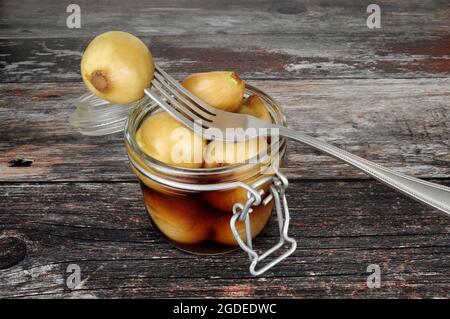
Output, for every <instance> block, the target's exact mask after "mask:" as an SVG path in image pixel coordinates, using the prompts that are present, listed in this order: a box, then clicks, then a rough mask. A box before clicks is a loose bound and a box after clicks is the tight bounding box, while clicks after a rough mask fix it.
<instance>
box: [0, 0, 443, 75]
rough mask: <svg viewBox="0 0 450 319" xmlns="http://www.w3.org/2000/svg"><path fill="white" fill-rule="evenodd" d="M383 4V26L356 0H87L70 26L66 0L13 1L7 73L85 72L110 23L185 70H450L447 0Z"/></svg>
mask: <svg viewBox="0 0 450 319" xmlns="http://www.w3.org/2000/svg"><path fill="white" fill-rule="evenodd" d="M377 3H378V4H379V5H380V6H381V7H382V13H383V15H382V28H381V29H375V30H371V29H369V28H367V26H366V25H365V23H366V21H365V20H366V17H367V13H366V6H367V3H360V2H354V1H321V3H320V5H319V4H317V3H315V2H307V3H305V2H304V1H289V2H277V3H273V2H272V1H266V0H263V1H253V2H248V1H245V2H241V1H233V2H230V1H223V0H220V1H213V2H208V4H207V5H205V3H204V2H203V1H194V2H193V3H191V2H189V3H186V2H185V1H169V2H168V3H166V1H152V2H151V3H147V2H146V1H137V2H132V3H129V4H127V8H123V6H122V2H121V1H114V2H112V3H111V2H109V1H108V2H97V1H96V2H92V1H90V2H89V1H81V2H80V3H79V4H80V5H81V7H82V21H83V22H82V23H83V24H82V28H81V29H68V28H67V27H66V26H65V23H66V22H65V21H66V16H67V13H66V10H65V8H66V4H65V3H54V2H53V1H42V3H41V2H40V3H39V6H33V5H30V4H29V3H28V2H20V3H17V2H16V1H6V2H4V3H2V12H1V13H0V17H1V26H2V28H0V39H1V40H0V48H1V52H0V57H1V59H0V68H1V70H2V73H3V75H2V77H1V78H0V81H1V82H24V81H28V82H53V81H78V80H80V76H79V62H80V56H81V54H82V52H83V50H84V47H85V46H86V45H87V43H88V42H89V41H90V39H91V38H92V37H93V36H95V35H97V34H99V33H101V32H103V31H107V30H111V29H114V30H116V29H120V30H125V31H129V32H132V33H135V34H137V35H139V36H141V37H142V39H143V40H144V41H145V42H146V43H147V44H148V45H149V46H150V47H151V49H152V51H153V53H154V56H155V57H156V60H157V61H158V63H159V64H160V65H162V66H163V67H164V68H165V69H167V70H168V71H169V72H171V73H173V74H174V75H177V76H184V75H186V74H187V73H190V72H195V71H205V70H214V69H234V70H236V71H238V72H240V73H242V75H243V76H244V77H246V78H254V79H257V78H284V79H292V78H302V79H304V78H355V77H356V78H383V77H402V78H406V77H408V78H414V77H446V76H449V75H450V62H449V61H450V60H449V56H450V47H449V43H450V32H449V30H450V19H449V17H450V8H449V6H448V3H447V2H446V1H425V2H423V1H415V2H413V3H412V2H411V1H406V0H402V1H396V2H395V3H392V1H379V2H377ZM119 8H120V9H119ZM174 17H176V18H174Z"/></svg>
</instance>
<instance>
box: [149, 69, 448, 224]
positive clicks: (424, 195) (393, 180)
mask: <svg viewBox="0 0 450 319" xmlns="http://www.w3.org/2000/svg"><path fill="white" fill-rule="evenodd" d="M152 85H153V88H154V89H155V91H157V92H158V93H159V94H157V93H156V92H155V91H153V90H150V89H146V90H145V93H146V94H147V95H148V96H149V97H150V98H152V99H153V100H154V101H155V102H156V103H157V104H158V105H159V106H160V107H161V108H163V109H164V110H166V111H167V112H168V113H169V114H171V115H172V116H173V117H174V118H175V119H176V120H178V121H179V122H181V123H182V124H184V125H185V126H187V127H188V128H190V129H191V130H194V131H196V133H198V134H203V136H204V137H205V138H212V135H209V133H208V129H214V130H219V131H220V132H221V133H222V135H221V136H220V135H216V134H214V135H213V136H214V138H216V139H218V138H220V139H223V140H236V139H237V140H239V139H244V138H246V139H251V138H256V137H257V136H258V134H259V131H260V130H258V129H267V131H270V130H271V129H277V130H278V133H279V134H280V135H281V136H284V137H287V138H290V139H293V140H296V141H299V142H301V143H304V144H306V145H309V146H311V147H313V148H315V149H317V150H319V151H322V152H324V153H327V154H329V155H331V156H333V157H335V158H337V159H339V160H342V161H344V162H346V163H347V164H350V165H352V166H354V167H356V168H358V169H360V170H361V171H363V172H365V173H366V174H368V175H370V176H371V177H373V178H375V179H377V180H379V181H380V182H382V183H384V184H386V185H387V186H390V187H392V188H393V189H395V190H397V191H400V192H401V193H403V194H405V195H407V196H409V197H411V198H412V199H415V200H417V201H419V202H421V203H424V204H426V205H429V206H431V207H434V208H436V209H438V210H441V211H443V212H444V213H446V214H448V215H450V188H449V187H446V186H443V185H439V184H434V183H430V182H428V181H424V180H420V179H418V178H415V177H412V176H408V175H405V174H401V173H398V172H395V171H393V170H391V169H389V168H386V167H383V166H381V165H379V164H376V163H373V162H370V161H368V160H366V159H364V158H361V157H359V156H356V155H353V154H351V153H349V152H347V151H344V150H341V149H339V148H337V147H335V146H333V145H331V144H328V143H325V142H323V141H321V140H318V139H315V138H313V137H311V136H308V135H306V134H304V133H301V132H297V131H294V130H292V129H289V128H287V127H284V126H279V125H275V124H269V123H266V122H263V121H261V120H259V119H257V118H256V117H253V116H248V115H243V114H237V113H230V112H225V111H222V110H219V109H216V108H214V107H212V106H210V105H208V104H207V103H205V102H204V101H202V100H201V99H199V98H197V97H196V96H194V95H193V94H191V93H190V92H189V91H188V90H186V89H185V88H184V87H183V86H182V85H181V84H180V83H178V81H176V80H175V79H174V78H172V77H171V76H170V75H169V74H167V73H166V72H164V71H163V70H162V69H161V68H159V67H156V69H155V76H154V79H153V80H152ZM194 122H197V123H201V124H202V125H201V126H199V125H195V124H194ZM230 128H231V129H243V130H247V129H249V128H253V129H254V130H248V131H246V135H245V136H234V137H232V136H230V134H229V131H228V132H227V131H226V130H227V129H230ZM227 133H228V134H227Z"/></svg>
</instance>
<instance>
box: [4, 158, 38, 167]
mask: <svg viewBox="0 0 450 319" xmlns="http://www.w3.org/2000/svg"><path fill="white" fill-rule="evenodd" d="M8 164H9V166H10V167H30V166H31V164H33V160H30V159H27V158H14V159H12V160H10V161H9V162H8Z"/></svg>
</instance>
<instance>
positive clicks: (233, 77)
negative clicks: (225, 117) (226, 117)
mask: <svg viewBox="0 0 450 319" xmlns="http://www.w3.org/2000/svg"><path fill="white" fill-rule="evenodd" d="M182 84H183V86H184V87H185V88H186V89H188V90H189V91H190V92H191V93H193V94H194V95H195V96H197V97H199V98H200V99H202V100H203V101H205V102H206V103H208V104H209V105H211V106H213V107H215V108H218V109H221V110H225V111H228V112H236V111H237V110H238V109H239V107H240V105H241V103H242V100H243V99H244V90H245V82H244V81H243V80H242V79H241V78H240V77H239V75H238V74H237V73H235V72H231V71H215V72H203V73H194V74H191V75H189V76H188V77H186V78H185V79H184V80H183V83H182Z"/></svg>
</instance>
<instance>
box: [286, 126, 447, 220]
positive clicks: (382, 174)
mask: <svg viewBox="0 0 450 319" xmlns="http://www.w3.org/2000/svg"><path fill="white" fill-rule="evenodd" d="M279 129H280V135H282V136H285V137H287V138H290V139H293V140H296V141H299V142H302V143H304V144H307V145H309V146H312V147H313V148H315V149H317V150H319V151H322V152H324V153H327V154H329V155H331V156H333V157H335V158H337V159H340V160H342V161H344V162H346V163H347V164H350V165H352V166H354V167H356V168H358V169H360V170H361V171H363V172H365V173H366V174H368V175H370V176H372V177H373V178H375V179H377V180H379V181H380V182H382V183H384V184H386V185H387V186H390V187H392V188H394V189H396V190H398V191H400V192H401V193H403V194H405V195H407V196H409V197H411V198H412V199H415V200H417V201H418V202H421V203H424V204H426V205H429V206H431V207H434V208H436V209H439V210H441V211H443V212H444V213H446V214H448V215H450V188H449V187H446V186H444V185H439V184H435V183H430V182H427V181H424V180H421V179H418V178H415V177H412V176H408V175H405V174H401V173H397V172H394V171H393V170H391V169H389V168H386V167H383V166H381V165H378V164H375V163H373V162H371V161H368V160H366V159H364V158H361V157H359V156H356V155H353V154H351V153H349V152H347V151H344V150H341V149H339V148H337V147H336V146H333V145H331V144H328V143H325V142H323V141H320V140H318V139H315V138H313V137H311V136H308V135H306V134H304V133H300V132H297V131H294V130H291V129H288V128H286V127H279Z"/></svg>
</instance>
